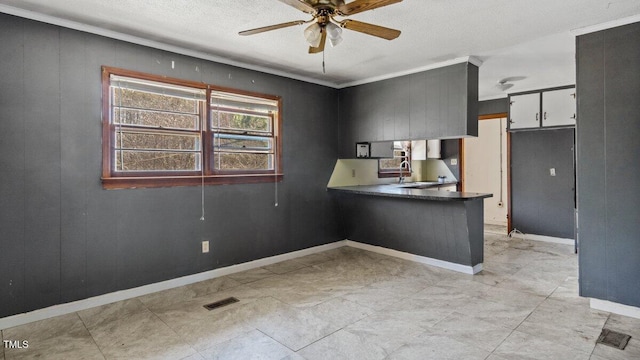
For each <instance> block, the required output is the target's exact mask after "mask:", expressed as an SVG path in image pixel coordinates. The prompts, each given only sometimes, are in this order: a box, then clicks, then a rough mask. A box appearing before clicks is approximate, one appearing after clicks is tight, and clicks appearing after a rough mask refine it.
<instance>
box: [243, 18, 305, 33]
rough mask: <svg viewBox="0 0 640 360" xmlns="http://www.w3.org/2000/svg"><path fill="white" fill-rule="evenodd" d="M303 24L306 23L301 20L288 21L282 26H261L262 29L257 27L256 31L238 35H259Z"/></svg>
mask: <svg viewBox="0 0 640 360" xmlns="http://www.w3.org/2000/svg"><path fill="white" fill-rule="evenodd" d="M304 23H306V21H303V20H298V21H289V22H286V23H282V24H276V25H270V26H263V27H259V28H256V29H251V30H245V31H240V32H239V33H238V34H240V35H253V34H259V33H261V32H265V31H271V30H276V29H282V28H286V27H289V26H295V25H302V24H304Z"/></svg>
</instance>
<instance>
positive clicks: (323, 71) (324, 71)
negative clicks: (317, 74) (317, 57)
mask: <svg viewBox="0 0 640 360" xmlns="http://www.w3.org/2000/svg"><path fill="white" fill-rule="evenodd" d="M322 73H323V74H326V73H327V71H326V69H325V67H324V50H323V51H322Z"/></svg>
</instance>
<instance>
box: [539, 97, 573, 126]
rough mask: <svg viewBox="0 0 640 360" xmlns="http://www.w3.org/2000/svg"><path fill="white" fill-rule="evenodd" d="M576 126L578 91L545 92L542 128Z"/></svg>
mask: <svg viewBox="0 0 640 360" xmlns="http://www.w3.org/2000/svg"><path fill="white" fill-rule="evenodd" d="M575 124H576V89H575V88H571V89H562V90H552V91H545V92H543V93H542V126H567V125H575Z"/></svg>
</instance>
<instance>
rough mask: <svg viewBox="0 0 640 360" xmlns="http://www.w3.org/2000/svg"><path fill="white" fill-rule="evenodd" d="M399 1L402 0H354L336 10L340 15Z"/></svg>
mask: <svg viewBox="0 0 640 360" xmlns="http://www.w3.org/2000/svg"><path fill="white" fill-rule="evenodd" d="M399 2H402V0H355V1H352V2H350V3H348V4H342V5H340V7H339V8H338V11H339V12H340V14H342V15H353V14H357V13H360V12H363V11H367V10H373V9H377V8H379V7H383V6H387V5H391V4H395V3H399Z"/></svg>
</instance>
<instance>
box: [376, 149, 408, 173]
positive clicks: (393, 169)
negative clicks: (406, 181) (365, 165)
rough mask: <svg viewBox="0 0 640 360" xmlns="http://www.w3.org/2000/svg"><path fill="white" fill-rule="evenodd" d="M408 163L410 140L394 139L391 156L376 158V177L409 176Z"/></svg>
mask: <svg viewBox="0 0 640 360" xmlns="http://www.w3.org/2000/svg"><path fill="white" fill-rule="evenodd" d="M405 161H406V162H405ZM410 164H411V141H394V142H393V158H388V159H380V160H378V177H379V178H383V177H399V176H401V175H404V176H411V166H410ZM401 172H402V173H401Z"/></svg>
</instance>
